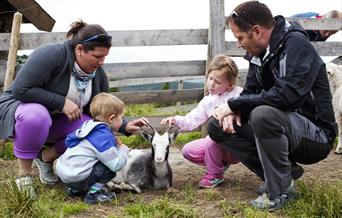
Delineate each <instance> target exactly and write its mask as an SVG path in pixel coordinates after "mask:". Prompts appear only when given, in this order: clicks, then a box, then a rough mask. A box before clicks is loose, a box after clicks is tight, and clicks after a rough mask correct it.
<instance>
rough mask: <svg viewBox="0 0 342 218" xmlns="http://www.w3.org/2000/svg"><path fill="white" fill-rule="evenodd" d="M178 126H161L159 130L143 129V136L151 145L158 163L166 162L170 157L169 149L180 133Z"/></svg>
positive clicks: (147, 127)
mask: <svg viewBox="0 0 342 218" xmlns="http://www.w3.org/2000/svg"><path fill="white" fill-rule="evenodd" d="M178 130H179V128H178V127H176V126H170V127H169V126H167V125H161V126H159V127H157V128H154V127H152V126H151V125H149V126H144V127H142V128H141V135H142V136H143V137H144V138H145V139H146V140H147V141H149V142H150V143H151V145H152V155H153V158H154V161H155V162H157V163H161V162H164V161H165V160H167V159H168V156H169V147H170V145H171V143H172V142H173V140H174V139H175V138H176V137H177V135H178V133H179V131H178Z"/></svg>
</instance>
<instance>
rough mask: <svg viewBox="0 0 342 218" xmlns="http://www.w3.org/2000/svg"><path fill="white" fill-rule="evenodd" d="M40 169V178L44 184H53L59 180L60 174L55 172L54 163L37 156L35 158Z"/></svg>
mask: <svg viewBox="0 0 342 218" xmlns="http://www.w3.org/2000/svg"><path fill="white" fill-rule="evenodd" d="M33 162H34V164H35V165H36V166H37V168H38V171H39V179H40V181H41V182H42V183H43V184H46V185H53V184H56V183H58V182H59V178H58V176H57V175H56V174H55V173H54V172H53V163H47V162H43V161H42V160H41V159H39V158H36V159H34V160H33Z"/></svg>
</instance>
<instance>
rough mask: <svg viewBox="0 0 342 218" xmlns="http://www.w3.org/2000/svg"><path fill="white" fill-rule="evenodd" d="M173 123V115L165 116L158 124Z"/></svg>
mask: <svg viewBox="0 0 342 218" xmlns="http://www.w3.org/2000/svg"><path fill="white" fill-rule="evenodd" d="M175 123H176V119H175V117H167V118H165V119H163V120H162V121H161V122H160V124H169V126H171V125H174V124H175Z"/></svg>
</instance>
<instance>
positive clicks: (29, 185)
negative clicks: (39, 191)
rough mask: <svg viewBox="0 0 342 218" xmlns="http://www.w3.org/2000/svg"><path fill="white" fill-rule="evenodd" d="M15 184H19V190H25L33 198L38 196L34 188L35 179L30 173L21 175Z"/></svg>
mask: <svg viewBox="0 0 342 218" xmlns="http://www.w3.org/2000/svg"><path fill="white" fill-rule="evenodd" d="M15 184H16V185H17V187H18V189H19V191H21V192H25V193H26V194H27V195H28V196H30V197H31V198H32V199H33V198H36V193H35V191H34V188H33V181H32V177H31V176H30V175H26V176H22V177H19V178H17V179H16V180H15Z"/></svg>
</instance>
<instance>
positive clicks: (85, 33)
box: [66, 20, 112, 51]
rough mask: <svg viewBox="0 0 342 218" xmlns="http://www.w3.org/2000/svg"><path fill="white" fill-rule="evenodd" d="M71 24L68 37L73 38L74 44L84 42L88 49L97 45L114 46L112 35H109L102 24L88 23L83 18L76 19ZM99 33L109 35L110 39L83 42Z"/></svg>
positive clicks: (92, 48) (85, 47)
mask: <svg viewBox="0 0 342 218" xmlns="http://www.w3.org/2000/svg"><path fill="white" fill-rule="evenodd" d="M70 26H71V28H70V30H69V31H68V32H67V34H66V37H67V38H68V39H70V40H71V42H72V45H73V46H76V45H77V44H82V45H83V46H84V49H85V50H86V51H87V50H94V49H95V47H105V48H110V47H112V43H111V36H109V35H108V33H107V32H106V31H105V30H104V29H103V27H102V26H100V25H98V24H87V23H85V22H83V21H82V20H79V21H75V22H73V23H72V24H71V25H70ZM99 34H100V35H105V36H108V40H104V41H97V40H90V41H88V42H86V43H83V42H84V41H85V40H88V39H90V38H91V37H94V36H96V35H99Z"/></svg>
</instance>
